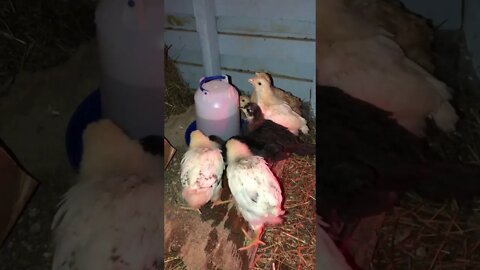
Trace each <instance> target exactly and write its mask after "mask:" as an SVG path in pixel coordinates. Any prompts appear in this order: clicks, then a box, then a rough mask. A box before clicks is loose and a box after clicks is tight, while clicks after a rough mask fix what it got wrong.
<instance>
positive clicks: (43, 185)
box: [0, 41, 100, 270]
mask: <svg viewBox="0 0 480 270" xmlns="http://www.w3.org/2000/svg"><path fill="white" fill-rule="evenodd" d="M99 75H100V70H99V66H98V58H97V52H96V43H95V41H91V42H89V43H86V44H84V45H82V46H81V47H80V49H79V50H78V51H77V52H76V53H75V54H74V55H73V57H72V58H71V59H70V60H69V61H68V62H67V63H65V64H63V65H60V66H58V67H55V68H51V69H48V70H44V71H39V72H36V73H27V72H23V73H20V74H19V76H17V78H16V81H15V84H14V85H13V87H12V88H11V89H10V91H9V92H8V93H6V94H5V95H3V96H1V97H0V137H1V138H2V139H3V140H4V141H5V143H7V145H8V146H9V147H10V148H11V149H12V151H13V152H14V153H15V155H16V156H17V157H18V159H19V160H20V162H21V163H22V164H23V166H25V168H26V169H27V170H29V171H30V172H31V173H32V174H33V176H34V177H35V178H36V179H37V180H38V181H39V182H40V186H39V188H38V190H37V191H36V193H35V194H34V196H33V198H32V200H31V202H30V203H29V204H28V206H27V208H26V209H25V211H24V213H23V214H22V215H21V217H20V219H19V222H18V223H17V225H16V226H15V228H14V230H13V232H12V233H11V235H10V236H9V237H8V239H7V240H6V242H5V246H4V247H3V248H2V249H0V262H2V263H0V269H1V270H4V269H5V270H7V269H8V270H12V269H15V270H23V269H28V270H37V269H38V270H40V269H41V270H45V269H50V267H51V266H50V265H51V259H52V244H51V243H52V242H51V231H50V224H51V221H52V217H53V215H54V213H55V210H56V206H57V204H58V202H59V200H60V198H61V195H62V194H63V193H64V192H65V191H66V190H67V189H68V187H70V186H71V185H72V184H73V183H74V178H73V170H72V169H71V167H70V164H69V163H68V159H67V154H66V151H65V130H66V127H67V123H68V121H69V119H70V116H71V115H72V113H73V111H74V110H75V108H76V107H77V106H78V104H79V103H80V102H81V101H82V100H83V99H84V98H85V97H86V96H87V95H88V94H89V93H90V92H91V91H93V90H94V89H96V88H97V87H98V85H99Z"/></svg>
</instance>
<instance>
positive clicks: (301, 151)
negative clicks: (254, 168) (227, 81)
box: [240, 102, 316, 162]
mask: <svg viewBox="0 0 480 270" xmlns="http://www.w3.org/2000/svg"><path fill="white" fill-rule="evenodd" d="M240 109H241V110H242V112H243V113H244V114H245V116H246V118H247V121H248V125H247V126H246V127H245V128H244V129H243V132H242V133H243V136H244V137H245V141H246V142H247V143H248V144H250V145H252V146H253V147H255V148H259V149H262V150H263V151H264V154H263V155H262V156H264V157H265V158H266V159H267V160H268V161H269V162H277V161H279V160H282V159H285V158H287V157H288V156H289V155H290V154H291V153H295V154H297V155H300V156H306V155H315V153H316V147H315V145H314V144H310V143H305V142H302V141H301V139H300V138H299V137H298V136H295V135H294V134H292V133H291V132H290V131H289V130H288V129H287V128H286V127H284V126H282V125H279V124H277V123H275V122H273V121H271V120H268V119H265V118H264V115H263V112H262V109H261V108H260V107H259V106H258V105H257V104H256V103H252V102H249V103H247V104H246V105H244V106H243V107H242V108H240Z"/></svg>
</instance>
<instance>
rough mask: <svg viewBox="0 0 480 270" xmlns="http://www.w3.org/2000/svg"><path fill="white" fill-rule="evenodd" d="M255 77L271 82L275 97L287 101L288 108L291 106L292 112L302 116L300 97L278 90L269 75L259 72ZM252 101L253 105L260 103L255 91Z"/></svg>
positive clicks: (251, 97)
mask: <svg viewBox="0 0 480 270" xmlns="http://www.w3.org/2000/svg"><path fill="white" fill-rule="evenodd" d="M255 75H256V76H262V77H263V78H265V79H266V80H267V81H268V82H269V84H270V85H271V86H272V90H273V93H274V94H275V96H277V97H278V98H279V99H281V100H283V101H285V102H286V103H287V104H288V106H290V108H292V110H293V111H294V112H296V113H298V115H302V111H301V110H300V108H301V106H302V101H301V100H300V99H299V98H298V97H296V96H294V95H292V94H291V93H289V92H287V91H285V90H282V89H280V88H277V87H275V86H273V83H272V79H271V78H270V76H269V74H267V73H263V72H257V73H255ZM250 101H251V102H253V103H257V102H258V99H257V93H256V92H255V91H253V92H252V95H251V96H250ZM246 103H248V102H246ZM246 103H245V104H246Z"/></svg>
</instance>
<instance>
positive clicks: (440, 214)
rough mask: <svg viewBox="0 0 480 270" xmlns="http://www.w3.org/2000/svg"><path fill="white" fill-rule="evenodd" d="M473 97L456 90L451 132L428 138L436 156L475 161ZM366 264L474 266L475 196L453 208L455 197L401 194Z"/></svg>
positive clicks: (478, 245) (478, 133)
mask: <svg viewBox="0 0 480 270" xmlns="http://www.w3.org/2000/svg"><path fill="white" fill-rule="evenodd" d="M462 94H463V95H462ZM473 100H474V99H471V98H470V99H469V98H468V95H467V94H465V93H461V94H460V97H459V101H458V108H457V109H458V111H459V114H461V120H460V122H459V123H458V126H457V132H456V133H455V134H453V135H446V134H442V133H437V134H434V136H433V137H432V138H431V146H432V148H434V149H435V150H436V152H438V153H439V154H440V158H441V159H443V160H450V161H454V162H455V161H462V162H466V163H472V164H480V159H479V156H480V113H479V112H480V111H479V108H478V105H476V104H474V103H473V102H472V101H473ZM370 269H372V270H373V269H392V270H395V269H419V270H430V269H435V270H437V269H438V270H439V269H445V270H457V269H458V270H467V269H468V270H470V269H480V200H474V201H472V202H468V203H467V204H464V205H461V206H460V207H459V203H458V202H457V201H455V200H451V201H448V202H445V203H435V202H432V201H429V200H425V199H423V198H421V197H419V196H417V195H415V194H407V195H406V196H405V197H404V198H403V199H402V201H401V203H400V205H399V207H396V208H395V209H394V210H392V211H390V212H389V213H387V217H386V220H385V223H384V226H383V228H382V229H381V230H380V232H379V241H378V243H377V249H376V252H375V255H374V258H373V261H372V264H371V266H370Z"/></svg>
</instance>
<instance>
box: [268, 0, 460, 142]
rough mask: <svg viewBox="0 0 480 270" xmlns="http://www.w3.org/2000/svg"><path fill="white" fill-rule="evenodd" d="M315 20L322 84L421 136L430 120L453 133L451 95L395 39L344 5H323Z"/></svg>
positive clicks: (333, 0)
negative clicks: (386, 113)
mask: <svg viewBox="0 0 480 270" xmlns="http://www.w3.org/2000/svg"><path fill="white" fill-rule="evenodd" d="M317 18H318V21H317V24H316V27H317V30H316V35H317V39H316V59H317V61H316V65H317V82H318V83H320V84H323V85H331V86H336V87H339V88H341V89H342V90H343V91H345V92H346V93H348V94H349V95H351V96H353V97H355V98H358V99H361V100H363V101H366V102H368V103H371V104H373V105H375V106H377V107H379V108H382V109H384V110H386V111H389V112H392V113H393V117H394V118H395V119H396V120H397V121H398V123H399V124H400V125H402V126H403V127H405V128H406V129H408V130H409V131H410V132H412V133H414V134H416V135H417V136H424V135H425V127H426V122H425V120H426V118H427V117H431V118H433V120H434V122H435V124H436V125H437V126H438V127H439V128H440V129H441V130H443V131H445V132H452V131H454V130H455V128H456V123H457V121H458V115H457V114H456V112H455V109H454V108H453V106H452V105H451V104H450V100H451V98H452V97H451V93H450V90H451V89H450V88H449V87H448V86H447V85H446V84H445V83H443V82H441V81H439V80H437V79H436V78H435V77H434V76H432V75H431V74H430V73H429V72H428V71H426V70H425V69H424V68H422V67H421V66H420V65H419V64H417V63H415V62H414V61H412V60H411V59H409V58H408V57H407V56H406V55H405V50H406V49H407V48H401V47H400V46H399V45H398V44H397V42H396V41H395V40H393V39H394V38H395V35H394V34H392V33H389V32H388V31H386V30H385V29H384V28H382V27H381V26H380V25H381V24H380V25H377V23H376V22H374V21H368V20H366V18H365V16H363V15H362V13H361V12H358V8H357V9H356V8H354V7H351V6H348V5H347V4H345V1H341V0H319V1H318V3H317ZM382 18H385V19H386V18H391V16H382ZM402 27H403V28H405V25H403V24H402ZM411 32H412V31H410V33H411ZM262 109H263V108H262Z"/></svg>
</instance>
